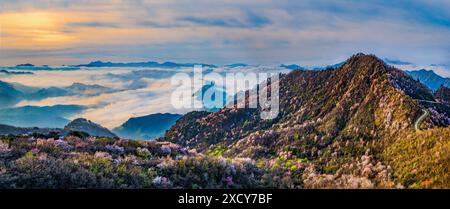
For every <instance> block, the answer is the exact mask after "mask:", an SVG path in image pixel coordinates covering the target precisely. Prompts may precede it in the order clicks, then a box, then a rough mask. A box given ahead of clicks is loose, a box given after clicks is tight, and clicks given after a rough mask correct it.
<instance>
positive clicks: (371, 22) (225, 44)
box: [0, 0, 450, 66]
mask: <svg viewBox="0 0 450 209" xmlns="http://www.w3.org/2000/svg"><path fill="white" fill-rule="evenodd" d="M448 11H450V1H448V0H396V1H391V0H378V1H375V0H365V1H356V0H355V1H351V0H348V1H346V0H339V1H338V0H305V1H298V0H245V1H243V0H226V1H225V0H223V1H216V0H192V1H187V0H98V1H89V0H79V1H69V0H59V1H56V0H21V1H16V0H1V2H0V66H11V65H16V64H19V63H33V64H39V65H43V64H48V65H63V64H66V65H67V64H80V63H87V62H90V61H94V60H103V61H123V62H126V61H149V60H152V61H175V62H203V63H211V64H217V65H220V64H230V63H248V64H281V63H287V64H289V63H297V64H301V65H327V64H334V63H337V62H340V61H343V60H345V59H346V58H348V57H349V56H351V55H352V54H355V53H358V52H363V53H371V54H375V55H377V56H379V57H381V58H389V59H395V60H404V61H408V62H413V63H415V64H417V65H429V64H441V65H449V66H450V59H449V58H450V38H449V37H450V12H448Z"/></svg>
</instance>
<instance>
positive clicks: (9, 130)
mask: <svg viewBox="0 0 450 209" xmlns="http://www.w3.org/2000/svg"><path fill="white" fill-rule="evenodd" d="M24 134H25V135H31V134H43V135H50V134H53V135H55V136H66V135H67V134H79V135H87V136H95V137H109V138H114V137H117V136H116V135H115V134H114V133H112V132H111V131H109V130H108V129H107V128H104V127H102V126H101V125H99V124H96V123H94V122H92V121H90V120H87V119H84V118H78V119H75V120H73V121H71V122H69V123H68V124H67V125H65V126H64V128H38V127H33V128H22V127H16V126H10V125H4V124H0V136H1V135H24Z"/></svg>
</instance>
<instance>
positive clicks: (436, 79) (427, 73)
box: [406, 69, 450, 91]
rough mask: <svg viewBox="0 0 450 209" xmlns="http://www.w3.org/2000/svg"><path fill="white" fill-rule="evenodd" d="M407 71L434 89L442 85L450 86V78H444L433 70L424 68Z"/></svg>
mask: <svg viewBox="0 0 450 209" xmlns="http://www.w3.org/2000/svg"><path fill="white" fill-rule="evenodd" d="M406 73H407V74H408V75H410V76H411V77H413V78H414V79H417V80H419V81H420V82H422V83H423V84H425V85H426V86H428V88H430V89H431V90H433V91H436V90H437V89H438V88H439V87H440V86H441V85H442V86H445V87H450V78H444V77H442V76H440V75H438V74H436V73H434V72H433V71H432V70H425V69H422V70H415V71H406Z"/></svg>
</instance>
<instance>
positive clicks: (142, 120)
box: [113, 113, 182, 140]
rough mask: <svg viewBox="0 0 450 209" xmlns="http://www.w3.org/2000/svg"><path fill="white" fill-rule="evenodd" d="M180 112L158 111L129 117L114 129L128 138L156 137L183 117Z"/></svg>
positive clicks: (121, 135)
mask: <svg viewBox="0 0 450 209" xmlns="http://www.w3.org/2000/svg"><path fill="white" fill-rule="evenodd" d="M181 116H182V115H179V114H170V113H156V114H151V115H146V116H142V117H134V118H130V119H128V121H126V122H125V123H124V124H122V125H121V126H119V127H117V128H115V129H113V132H114V133H116V134H117V135H118V136H120V137H122V138H127V139H145V140H147V139H154V138H158V137H161V136H163V135H164V133H165V131H166V130H168V129H169V128H170V127H171V126H172V125H174V124H175V122H176V121H177V120H178V119H179V118H180V117H181Z"/></svg>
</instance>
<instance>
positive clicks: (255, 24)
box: [177, 11, 271, 28]
mask: <svg viewBox="0 0 450 209" xmlns="http://www.w3.org/2000/svg"><path fill="white" fill-rule="evenodd" d="M177 20H178V21H182V22H190V23H193V24H194V25H203V26H213V27H226V28H261V27H264V26H267V25H269V24H270V23H271V21H270V19H269V18H267V17H264V16H261V15H257V14H255V13H253V12H249V11H247V12H246V13H245V16H244V18H243V19H237V18H229V17H228V18H227V17H223V18H210V17H193V16H186V17H181V18H178V19H177Z"/></svg>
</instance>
